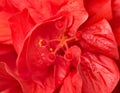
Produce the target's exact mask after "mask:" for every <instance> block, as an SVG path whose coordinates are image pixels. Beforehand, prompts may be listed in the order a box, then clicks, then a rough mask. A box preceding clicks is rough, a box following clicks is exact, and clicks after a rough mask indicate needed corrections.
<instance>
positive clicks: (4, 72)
mask: <svg viewBox="0 0 120 93" xmlns="http://www.w3.org/2000/svg"><path fill="white" fill-rule="evenodd" d="M0 82H1V83H0V91H4V90H6V89H8V90H14V91H12V93H16V91H15V90H16V88H17V92H18V93H22V90H21V86H20V85H19V83H18V81H17V80H16V79H15V78H14V77H13V74H12V73H11V71H10V70H9V69H8V67H7V65H6V64H5V63H3V62H0ZM18 90H19V91H18ZM5 93H11V92H5Z"/></svg>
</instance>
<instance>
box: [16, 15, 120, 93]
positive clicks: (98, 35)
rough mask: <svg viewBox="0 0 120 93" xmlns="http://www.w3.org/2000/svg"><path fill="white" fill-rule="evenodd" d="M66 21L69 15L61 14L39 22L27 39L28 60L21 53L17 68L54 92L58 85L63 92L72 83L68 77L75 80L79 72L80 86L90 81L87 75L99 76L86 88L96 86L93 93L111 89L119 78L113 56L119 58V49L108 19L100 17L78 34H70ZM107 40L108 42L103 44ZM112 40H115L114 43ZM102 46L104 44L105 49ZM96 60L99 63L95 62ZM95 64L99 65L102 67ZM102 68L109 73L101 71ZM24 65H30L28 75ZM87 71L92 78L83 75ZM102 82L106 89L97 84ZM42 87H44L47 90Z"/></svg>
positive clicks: (85, 91)
mask: <svg viewBox="0 0 120 93" xmlns="http://www.w3.org/2000/svg"><path fill="white" fill-rule="evenodd" d="M67 22H69V19H68V17H65V16H64V15H59V16H56V17H53V19H50V20H48V21H46V22H45V23H43V24H39V25H38V26H37V27H35V28H34V29H33V31H32V33H31V35H30V36H28V38H27V39H26V41H25V44H24V48H23V50H22V52H21V53H23V54H25V55H26V57H25V59H22V57H23V55H22V54H21V56H19V59H18V71H19V73H20V75H21V77H25V78H29V77H31V79H32V80H33V81H34V82H36V83H38V84H40V86H41V88H42V89H43V91H46V93H48V90H49V93H52V92H54V91H58V90H56V89H57V88H60V89H59V91H63V89H64V90H66V89H65V86H66V87H68V86H69V85H68V86H67V84H66V83H68V81H69V79H70V80H73V79H72V78H73V77H74V76H76V75H78V73H79V74H80V75H78V77H80V78H79V79H78V81H80V82H81V83H80V84H78V85H80V86H82V82H83V85H84V86H86V84H88V82H86V81H84V78H86V79H87V81H89V80H94V78H99V79H100V80H98V81H96V80H95V81H93V82H94V83H89V84H88V86H87V88H89V87H90V86H94V87H93V88H91V91H90V93H93V92H95V91H98V90H99V91H100V93H105V92H108V93H109V92H111V91H112V90H113V88H114V86H115V85H116V83H117V81H118V79H119V71H118V69H117V67H116V65H115V64H114V61H113V60H112V58H118V52H117V44H116V42H115V39H114V36H113V33H112V32H111V28H110V26H109V24H108V23H107V21H106V20H101V21H100V22H98V23H96V24H94V25H93V26H90V27H88V28H85V29H84V30H83V31H77V32H76V35H75V36H69V34H68V32H69V27H68V26H69V25H67V24H68V23H67ZM46 27H47V28H46ZM90 35H91V36H90ZM104 37H105V39H104ZM95 40H96V41H95ZM105 40H106V43H104V41H105ZM107 40H108V41H107ZM90 41H91V42H90ZM89 42H90V43H89ZM95 42H96V43H97V44H96V43H95ZM86 43H87V44H86ZM112 43H114V46H113V44H112ZM101 46H103V48H102V47H101ZM92 47H94V48H92ZM81 49H82V50H81ZM97 49H98V50H97ZM99 50H100V51H99ZM111 50H114V51H115V52H114V53H115V54H112V53H111ZM84 51H89V52H92V53H89V52H88V55H89V56H90V57H91V58H90V59H91V62H93V63H86V62H87V58H88V60H89V56H84V54H86V53H84ZM105 51H106V52H108V54H106V53H105ZM109 51H110V52H109ZM111 54H112V55H111ZM94 56H95V57H94ZM97 56H98V57H99V56H100V58H99V59H97ZM107 56H108V57H110V58H108V57H107ZM86 57H87V58H86ZM92 58H94V59H92ZM95 59H96V60H95ZM20 60H22V61H20ZM107 60H109V62H110V63H109V66H110V67H109V66H107V65H106V64H105V63H107ZM97 61H98V63H96V62H97ZM22 62H25V63H22ZM88 62H89V61H88ZM94 62H95V63H94ZM104 62H105V63H104ZM23 64H25V65H23ZM88 64H90V65H93V67H90V69H89V68H88V67H87V65H88ZM96 64H99V65H100V66H98V65H96ZM110 64H111V65H110ZM22 66H23V67H22ZM88 66H89V65H88ZM99 67H103V68H104V69H105V71H106V72H99V71H100V70H99V69H100V68H99ZM22 68H27V73H29V76H27V77H26V76H24V75H25V72H26V71H24V70H23V69H22ZM85 68H86V69H85ZM87 68H88V70H87ZM84 70H85V71H84ZM88 71H89V72H88ZM90 71H91V72H90ZM94 71H95V72H94ZM96 71H98V72H96ZM84 72H85V73H86V74H87V73H90V74H92V77H87V76H88V75H86V74H85V75H84V74H83V73H84ZM114 72H116V73H114ZM104 73H109V74H112V73H114V75H115V76H114V77H113V75H112V77H110V76H109V75H108V76H107V75H106V76H104ZM71 74H72V76H71ZM69 75H70V76H69ZM94 75H95V76H94ZM108 77H109V78H110V80H111V81H110V82H111V83H109V80H108V82H107V80H106V84H108V83H109V84H108V85H109V86H106V84H104V79H106V78H108ZM115 78H116V79H115ZM114 79H115V81H114ZM66 80H67V81H66ZM63 82H64V83H63ZM75 82H76V81H75ZM89 82H90V81H89ZM96 82H97V84H96ZM51 83H52V85H51ZM101 83H102V84H103V85H105V86H104V88H103V87H101V88H100V89H98V87H97V86H98V85H99V84H101ZM64 84H65V85H64ZM70 84H71V85H70V86H71V87H72V86H75V85H74V83H72V82H71V83H70ZM94 84H96V85H94ZM62 86H63V87H62ZM95 86H96V87H95ZM43 87H45V89H44V88H43ZM75 87H77V86H75ZM99 87H100V85H99ZM94 88H95V90H94ZM71 91H75V92H76V93H77V92H79V91H78V90H76V89H74V88H73V89H72V90H71ZM80 91H82V92H84V93H87V92H88V90H86V88H84V87H83V88H82V87H81V89H80Z"/></svg>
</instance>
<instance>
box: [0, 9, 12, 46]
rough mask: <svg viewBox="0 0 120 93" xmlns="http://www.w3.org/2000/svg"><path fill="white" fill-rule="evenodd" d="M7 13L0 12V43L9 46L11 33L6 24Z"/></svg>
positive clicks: (8, 15)
mask: <svg viewBox="0 0 120 93" xmlns="http://www.w3.org/2000/svg"><path fill="white" fill-rule="evenodd" d="M9 17H10V14H9V13H6V12H2V11H0V43H3V44H6V43H7V44H11V43H12V40H11V31H10V27H9V23H8V18H9Z"/></svg>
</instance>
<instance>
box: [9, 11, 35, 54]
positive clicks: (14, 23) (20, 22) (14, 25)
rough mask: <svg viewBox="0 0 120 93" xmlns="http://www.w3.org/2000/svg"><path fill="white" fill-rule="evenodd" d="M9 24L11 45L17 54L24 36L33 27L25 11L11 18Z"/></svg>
mask: <svg viewBox="0 0 120 93" xmlns="http://www.w3.org/2000/svg"><path fill="white" fill-rule="evenodd" d="M9 22H10V26H11V29H12V39H13V44H14V47H15V49H16V51H17V53H19V51H20V49H21V47H22V44H23V41H24V39H25V36H26V35H27V33H28V32H29V31H30V30H31V28H32V27H33V26H34V22H33V20H32V19H31V17H30V15H29V13H28V11H27V10H23V12H20V13H18V14H16V15H14V16H12V17H11V18H10V19H9Z"/></svg>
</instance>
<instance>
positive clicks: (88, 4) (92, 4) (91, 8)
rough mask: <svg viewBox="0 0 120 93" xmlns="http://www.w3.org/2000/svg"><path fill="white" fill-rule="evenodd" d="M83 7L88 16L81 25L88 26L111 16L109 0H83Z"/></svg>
mask: <svg viewBox="0 0 120 93" xmlns="http://www.w3.org/2000/svg"><path fill="white" fill-rule="evenodd" d="M98 2H99V3H98ZM85 8H86V9H87V11H88V13H89V14H90V18H89V19H88V21H87V22H86V23H85V24H84V25H83V27H86V26H90V25H92V24H94V23H96V22H98V21H100V20H102V19H103V18H106V19H107V20H110V19H111V18H112V9H111V0H91V1H89V0H85ZM98 9H99V11H98ZM106 10H107V11H106Z"/></svg>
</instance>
